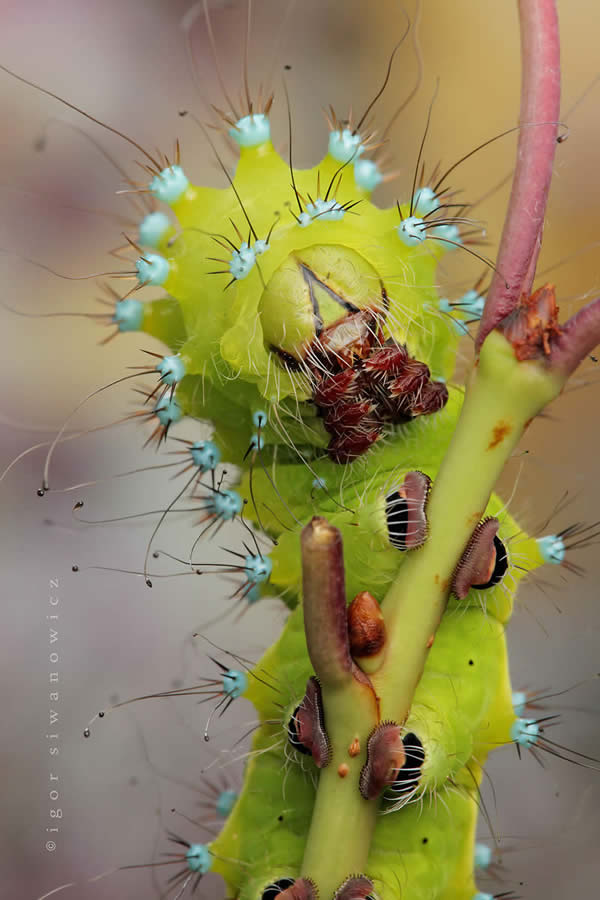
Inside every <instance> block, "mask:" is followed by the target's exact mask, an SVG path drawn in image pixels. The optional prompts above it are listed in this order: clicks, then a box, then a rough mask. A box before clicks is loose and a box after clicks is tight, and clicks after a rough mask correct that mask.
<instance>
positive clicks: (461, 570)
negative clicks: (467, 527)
mask: <svg viewBox="0 0 600 900" xmlns="http://www.w3.org/2000/svg"><path fill="white" fill-rule="evenodd" d="M499 527H500V523H499V522H498V519H494V518H492V517H490V518H487V519H484V520H483V521H482V522H480V523H479V525H478V526H477V528H476V529H475V531H474V532H473V534H472V535H471V540H470V541H469V543H468V545H467V549H466V550H465V552H464V553H463V555H462V557H461V559H460V562H459V564H458V566H457V567H456V571H455V572H454V575H453V578H452V590H453V592H454V593H455V594H456V596H457V597H458V599H459V600H464V599H465V597H466V596H467V594H468V593H469V590H470V589H471V588H472V587H473V588H476V589H478V590H485V589H486V588H490V587H494V585H496V584H499V583H500V581H502V578H503V577H504V575H505V573H506V570H507V569H508V555H507V553H506V547H505V546H504V543H503V542H502V541H501V540H500V538H499V537H498V528H499Z"/></svg>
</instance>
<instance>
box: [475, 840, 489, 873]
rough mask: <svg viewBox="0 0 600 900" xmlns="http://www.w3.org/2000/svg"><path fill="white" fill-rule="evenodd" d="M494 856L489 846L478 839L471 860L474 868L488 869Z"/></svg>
mask: <svg viewBox="0 0 600 900" xmlns="http://www.w3.org/2000/svg"><path fill="white" fill-rule="evenodd" d="M493 858H494V852H493V850H492V848H491V847H488V845H487V844H482V843H480V842H479V841H477V843H476V844H475V851H474V854H473V862H474V865H475V868H476V869H484V870H485V869H488V868H489V867H490V865H491V863H492V860H493Z"/></svg>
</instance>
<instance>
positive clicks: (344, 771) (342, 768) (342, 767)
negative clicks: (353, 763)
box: [337, 763, 350, 778]
mask: <svg viewBox="0 0 600 900" xmlns="http://www.w3.org/2000/svg"><path fill="white" fill-rule="evenodd" d="M349 772H350V766H349V765H348V763H340V764H339V766H338V770H337V773H338V775H339V776H340V778H345V777H346V775H348V773H349Z"/></svg>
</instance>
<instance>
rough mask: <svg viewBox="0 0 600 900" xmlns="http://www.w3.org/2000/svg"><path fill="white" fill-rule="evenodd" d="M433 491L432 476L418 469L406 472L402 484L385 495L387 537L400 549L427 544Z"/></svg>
mask: <svg viewBox="0 0 600 900" xmlns="http://www.w3.org/2000/svg"><path fill="white" fill-rule="evenodd" d="M430 490H431V478H429V476H428V475H425V474H424V473H423V472H418V471H415V472H407V474H406V475H405V476H404V481H403V482H402V484H401V485H400V487H399V488H397V490H395V491H393V492H392V493H391V494H388V495H387V497H386V498H385V517H386V522H387V529H388V538H389V541H390V544H392V545H393V546H394V547H396V548H397V549H398V550H414V549H415V548H417V547H421V546H422V545H423V544H424V543H425V540H426V538H427V516H426V514H425V509H426V507H427V500H428V498H429V492H430ZM438 577H439V576H438Z"/></svg>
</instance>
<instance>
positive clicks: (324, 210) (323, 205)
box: [298, 197, 345, 228]
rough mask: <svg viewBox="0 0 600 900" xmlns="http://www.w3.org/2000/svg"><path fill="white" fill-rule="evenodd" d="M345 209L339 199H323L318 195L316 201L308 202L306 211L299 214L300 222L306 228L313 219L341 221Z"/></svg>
mask: <svg viewBox="0 0 600 900" xmlns="http://www.w3.org/2000/svg"><path fill="white" fill-rule="evenodd" d="M344 213H345V209H344V207H343V206H342V205H341V204H340V203H338V202H337V200H322V199H321V198H320V197H317V199H316V200H315V202H314V203H307V204H306V211H305V212H302V213H300V215H299V216H298V223H299V224H300V225H301V226H302V227H303V228H306V226H307V225H310V223H311V222H312V221H314V220H315V219H318V220H319V222H339V221H340V219H343V218H344Z"/></svg>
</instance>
